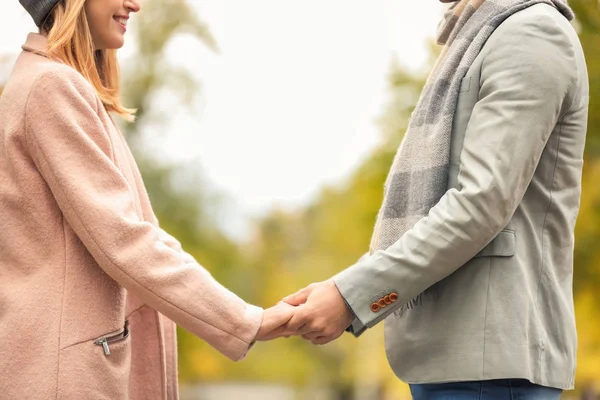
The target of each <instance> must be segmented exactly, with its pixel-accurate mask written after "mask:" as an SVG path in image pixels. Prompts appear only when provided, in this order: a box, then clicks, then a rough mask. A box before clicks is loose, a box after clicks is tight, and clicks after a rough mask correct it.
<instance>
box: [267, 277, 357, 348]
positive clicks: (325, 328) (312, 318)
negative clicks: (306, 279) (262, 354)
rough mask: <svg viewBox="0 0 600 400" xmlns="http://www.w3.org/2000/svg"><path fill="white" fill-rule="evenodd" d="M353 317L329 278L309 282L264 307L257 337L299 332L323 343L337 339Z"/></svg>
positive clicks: (280, 335) (296, 333) (298, 333)
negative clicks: (280, 299)
mask: <svg viewBox="0 0 600 400" xmlns="http://www.w3.org/2000/svg"><path fill="white" fill-rule="evenodd" d="M353 319H354V316H353V315H352V312H351V311H350V310H349V309H348V307H347V306H346V303H345V302H344V299H343V297H342V295H341V294H340V292H339V290H338V288H337V286H336V285H335V283H334V282H333V280H326V281H323V282H319V283H313V284H310V285H308V286H307V287H306V288H304V289H302V290H300V291H298V292H296V293H294V294H292V295H290V296H287V297H285V298H284V299H283V301H282V302H280V303H279V304H277V305H276V306H274V307H272V308H270V309H267V310H265V314H264V317H263V326H261V328H260V330H259V333H258V336H257V340H270V339H275V338H278V337H282V336H285V337H288V336H291V335H299V336H302V338H304V339H306V340H310V341H311V342H312V343H313V344H316V345H323V344H327V343H329V342H331V341H332V340H335V339H337V338H339V337H340V336H341V335H342V333H344V331H345V330H346V328H347V327H348V326H350V324H351V323H352V320H353Z"/></svg>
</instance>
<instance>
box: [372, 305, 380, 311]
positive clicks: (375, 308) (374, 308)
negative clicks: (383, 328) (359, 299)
mask: <svg viewBox="0 0 600 400" xmlns="http://www.w3.org/2000/svg"><path fill="white" fill-rule="evenodd" d="M380 309H381V307H379V304H377V303H372V304H371V311H373V312H377V311H379V310H380Z"/></svg>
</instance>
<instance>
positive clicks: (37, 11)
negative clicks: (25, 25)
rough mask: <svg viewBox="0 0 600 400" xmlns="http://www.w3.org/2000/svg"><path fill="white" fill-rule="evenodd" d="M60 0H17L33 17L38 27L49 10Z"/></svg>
mask: <svg viewBox="0 0 600 400" xmlns="http://www.w3.org/2000/svg"><path fill="white" fill-rule="evenodd" d="M59 1H60V0H19V2H20V3H21V5H22V6H23V7H24V8H25V10H27V12H28V13H29V14H30V15H31V17H32V18H33V21H34V22H35V24H36V25H37V26H38V27H40V26H42V24H43V23H44V20H45V19H46V17H47V16H48V14H50V11H52V9H53V8H54V6H55V5H56V4H57V3H58V2H59Z"/></svg>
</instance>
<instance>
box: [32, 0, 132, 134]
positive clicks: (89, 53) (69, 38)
mask: <svg viewBox="0 0 600 400" xmlns="http://www.w3.org/2000/svg"><path fill="white" fill-rule="evenodd" d="M84 5H85V0H66V1H65V0H61V1H59V2H58V4H57V5H56V7H54V9H53V10H52V12H51V13H50V15H49V16H48V17H47V18H46V20H45V21H44V23H43V24H42V26H41V29H42V30H43V31H44V32H45V33H46V34H47V35H48V56H49V57H50V58H52V59H54V60H56V61H59V62H62V63H64V64H66V65H69V66H71V67H72V68H74V69H75V70H77V71H78V72H79V73H80V74H81V75H83V76H84V77H85V78H86V79H87V80H88V81H89V82H90V83H91V84H92V86H93V87H94V89H95V90H96V93H97V94H98V96H99V97H100V100H101V101H102V104H104V106H105V107H106V109H107V110H108V111H113V112H115V113H117V114H119V115H121V116H122V117H123V118H124V119H126V120H128V121H130V122H132V121H133V120H134V119H135V117H134V113H135V111H136V110H133V109H128V108H125V107H123V105H122V104H121V101H120V98H119V95H120V91H119V89H120V84H119V77H120V73H119V65H118V62H117V51H116V50H104V49H101V50H96V49H95V48H94V44H93V40H92V35H91V33H90V28H89V25H88V21H87V16H86V12H85V7H84Z"/></svg>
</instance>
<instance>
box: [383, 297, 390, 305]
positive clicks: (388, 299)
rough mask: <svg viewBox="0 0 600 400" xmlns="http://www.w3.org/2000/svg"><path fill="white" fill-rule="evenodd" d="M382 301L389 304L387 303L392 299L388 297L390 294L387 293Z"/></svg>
mask: <svg viewBox="0 0 600 400" xmlns="http://www.w3.org/2000/svg"><path fill="white" fill-rule="evenodd" d="M383 301H385V304H388V305H389V304H392V299H390V296H389V295H388V296H385V297H384V298H383Z"/></svg>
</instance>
